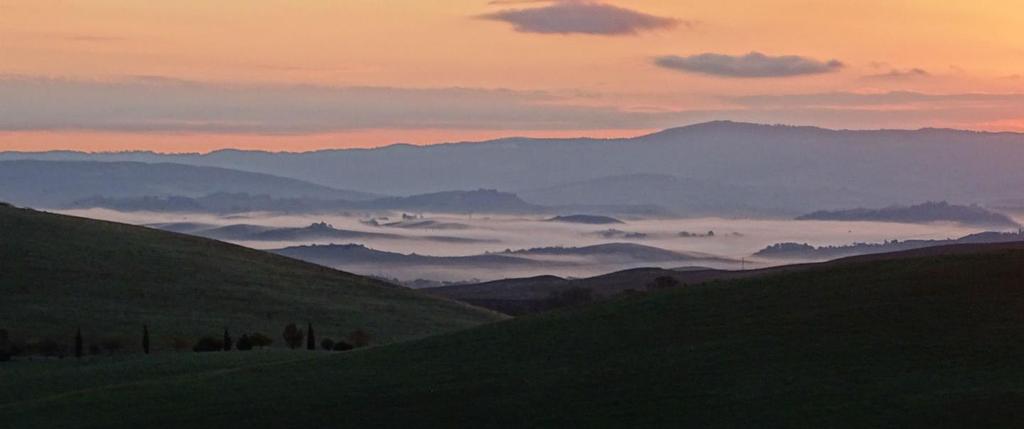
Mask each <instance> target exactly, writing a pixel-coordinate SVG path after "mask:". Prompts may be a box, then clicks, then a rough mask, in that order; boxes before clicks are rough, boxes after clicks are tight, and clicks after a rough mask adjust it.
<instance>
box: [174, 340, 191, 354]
mask: <svg viewBox="0 0 1024 429" xmlns="http://www.w3.org/2000/svg"><path fill="white" fill-rule="evenodd" d="M171 348H172V349H174V351H178V352H181V351H185V350H188V349H191V348H192V341H189V339H188V338H183V337H171Z"/></svg>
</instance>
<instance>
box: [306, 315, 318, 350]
mask: <svg viewBox="0 0 1024 429" xmlns="http://www.w3.org/2000/svg"><path fill="white" fill-rule="evenodd" d="M306 350H316V337H315V336H314V335H313V323H312V322H310V323H309V324H307V325H306Z"/></svg>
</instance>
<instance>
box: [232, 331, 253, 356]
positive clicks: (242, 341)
mask: <svg viewBox="0 0 1024 429" xmlns="http://www.w3.org/2000/svg"><path fill="white" fill-rule="evenodd" d="M252 347H253V346H252V340H250V339H249V336H248V335H246V334H242V336H241V337H238V343H236V344H235V348H237V349H238V350H241V351H243V352H247V351H249V350H252Z"/></svg>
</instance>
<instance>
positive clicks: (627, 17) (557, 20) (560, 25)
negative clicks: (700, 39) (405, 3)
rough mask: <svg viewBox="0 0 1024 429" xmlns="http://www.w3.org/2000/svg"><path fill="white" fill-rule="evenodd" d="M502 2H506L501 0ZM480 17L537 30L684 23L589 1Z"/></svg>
mask: <svg viewBox="0 0 1024 429" xmlns="http://www.w3.org/2000/svg"><path fill="white" fill-rule="evenodd" d="M501 3H505V2H501ZM480 18H483V19H490V20H495V21H503V22H507V23H509V24H512V25H513V26H514V28H515V30H516V31H519V32H523V33H540V34H597V35H609V36H614V35H631V34H637V33H639V32H641V31H651V30H659V29H667V28H672V27H675V26H677V25H679V24H680V23H685V22H684V21H680V20H677V19H674V18H665V17H660V16H654V15H648V14H646V13H642V12H637V11H634V10H630V9H625V8H621V7H618V6H613V5H609V4H605V3H596V2H590V1H557V2H554V3H552V4H549V5H547V6H542V7H536V8H530V9H507V10H502V11H498V12H495V13H489V14H485V15H481V16H480Z"/></svg>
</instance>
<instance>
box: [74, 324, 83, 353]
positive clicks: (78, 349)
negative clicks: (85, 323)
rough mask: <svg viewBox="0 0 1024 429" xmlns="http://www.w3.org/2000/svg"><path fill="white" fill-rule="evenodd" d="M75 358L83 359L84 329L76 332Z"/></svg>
mask: <svg viewBox="0 0 1024 429" xmlns="http://www.w3.org/2000/svg"><path fill="white" fill-rule="evenodd" d="M75 358H78V359H81V358H82V328H78V332H75Z"/></svg>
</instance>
